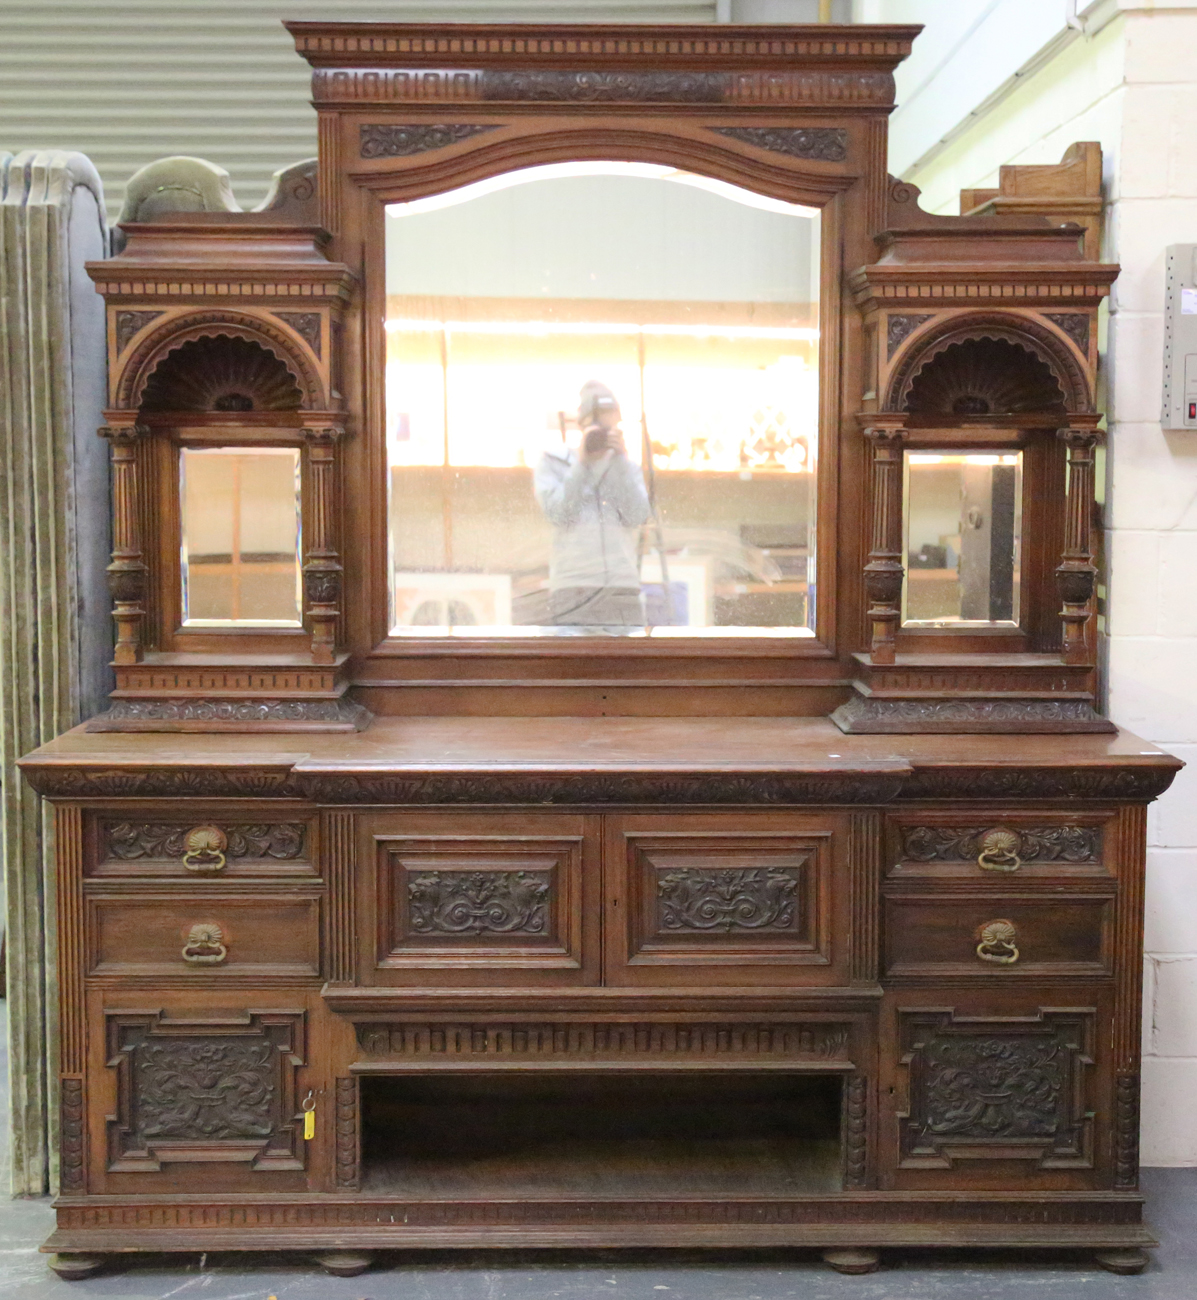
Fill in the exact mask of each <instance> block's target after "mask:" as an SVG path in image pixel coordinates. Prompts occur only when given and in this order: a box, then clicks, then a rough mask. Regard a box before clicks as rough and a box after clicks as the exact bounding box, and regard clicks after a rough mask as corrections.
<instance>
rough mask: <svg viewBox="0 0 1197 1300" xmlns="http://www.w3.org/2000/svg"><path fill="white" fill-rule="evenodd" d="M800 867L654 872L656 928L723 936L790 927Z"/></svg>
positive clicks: (793, 923) (794, 918) (794, 915)
mask: <svg viewBox="0 0 1197 1300" xmlns="http://www.w3.org/2000/svg"><path fill="white" fill-rule="evenodd" d="M800 881H801V870H800V869H799V868H794V867H760V868H747V869H743V870H736V869H734V868H722V869H721V868H715V869H709V868H702V867H689V868H675V869H672V870H665V871H658V873H657V907H658V918H659V926H660V930H661V931H662V932H665V933H677V932H682V931H699V932H709V931H717V932H721V933H724V934H727V933H731V932H733V931H737V930H793V929H794V928H795V927H796V924H797V919H798V887H799V884H800Z"/></svg>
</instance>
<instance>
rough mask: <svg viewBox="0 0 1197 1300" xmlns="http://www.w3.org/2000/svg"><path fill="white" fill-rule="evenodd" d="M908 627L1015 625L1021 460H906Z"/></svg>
mask: <svg viewBox="0 0 1197 1300" xmlns="http://www.w3.org/2000/svg"><path fill="white" fill-rule="evenodd" d="M904 517H905V520H906V554H905V556H904V563H905V566H906V587H905V597H904V610H903V622H904V623H905V624H906V625H908V626H909V625H912V624H913V625H923V626H935V625H946V624H953V625H954V624H960V623H974V624H976V623H1002V624H1017V623H1018V621H1019V594H1020V586H1021V584H1020V581H1019V571H1020V568H1021V554H1022V452H1006V453H1001V454H989V453H979V452H963V451H961V452H955V451H953V452H944V453H933V452H916V451H911V452H907V453H906V475H905V516H904Z"/></svg>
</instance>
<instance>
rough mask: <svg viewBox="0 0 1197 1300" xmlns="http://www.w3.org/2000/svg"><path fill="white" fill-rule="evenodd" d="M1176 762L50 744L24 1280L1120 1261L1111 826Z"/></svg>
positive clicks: (541, 748) (483, 733)
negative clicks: (487, 1251)
mask: <svg viewBox="0 0 1197 1300" xmlns="http://www.w3.org/2000/svg"><path fill="white" fill-rule="evenodd" d="M430 755H435V758H434V759H433V758H430V757H429V756H430ZM1177 766H1178V764H1177V762H1176V760H1174V759H1172V758H1170V757H1168V756H1167V755H1164V754H1161V753H1159V752H1157V751H1154V750H1153V749H1151V747H1149V746H1146V745H1143V744H1142V743H1141V742H1140V741H1138V740H1136V739H1134V738H1133V737H1129V736H1125V735H1123V734H1118V735H1115V736H1093V737H1067V738H1059V737H992V738H985V739H983V740H982V739H978V738H975V737H907V738H904V739H903V742H902V744H901V746H900V747H898V746H895V745H894V744H893V743H892V740H891V739H890V738H886V737H847V738H846V737H844V736H843V735H841V733H840V732H839V731H837V730H836V729H835V728H834V727H833V726H831V725H830V724H829V723H828V722H826V721H825V720H817V719H808V720H800V721H783V720H776V719H762V718H748V719H737V720H727V721H721V720H713V721H706V720H702V719H678V720H674V721H669V720H665V719H619V718H607V719H594V720H584V719H563V718H558V719H539V720H503V719H451V718H441V719H386V720H378V721H376V722H375V723H374V725H373V726H372V727H371V728H370V730H368V731H367V732H365V733H364V734H362V735H359V736H352V737H308V738H306V739H305V740H304V741H303V744H302V745H294V746H292V745H288V746H286V747H279V748H276V749H274V750H272V751H271V752H270V753H266V752H264V746H263V744H262V741H261V739H260V738H258V737H251V736H241V737H232V736H227V737H206V738H201V737H195V738H192V739H190V740H189V741H188V743H187V746H186V749H185V752H181V751H180V749H179V746H178V743H177V742H176V741H172V740H170V739H169V738H167V737H160V738H155V737H149V736H111V735H104V736H97V735H89V734H87V733H85V732H83V731H82V730H76V731H74V732H71V733H70V734H68V735H67V736H64V737H63V738H62V739H60V740H58V741H55V742H54V743H53V744H51V745H49V746H47V747H45V748H44V749H43V750H41V751H39V753H38V754H37V755H36V756H34V757H33V758H31V759H29V760H27V761H26V763H25V768H24V770H25V775H26V777H27V778H28V779H29V780H30V781H31V782H32V783H33V785H34V787H35V788H36V789H38V790H39V791H41V792H42V793H43V794H45V795H46V796H47V797H49V798H52V799H53V800H54V801H55V804H56V809H57V811H56V827H57V830H56V835H57V843H58V853H59V862H60V883H59V899H58V905H59V915H60V921H59V934H60V943H61V967H60V977H59V978H60V990H61V997H62V1008H63V1010H62V1131H63V1147H62V1165H61V1169H62V1174H61V1177H62V1195H61V1197H60V1199H59V1202H58V1205H59V1210H58V1214H59V1228H58V1231H57V1232H56V1233H55V1234H54V1236H53V1238H51V1241H50V1243H49V1248H50V1249H54V1250H56V1251H58V1252H59V1256H58V1267H59V1268H60V1270H62V1271H63V1272H64V1274H69V1273H70V1272H71V1271H72V1270H74V1271H75V1272H79V1271H86V1270H87V1269H89V1268H91V1267H93V1266H94V1265H95V1263H96V1257H97V1256H102V1255H104V1254H105V1253H107V1252H112V1251H121V1250H153V1251H157V1250H174V1251H182V1250H215V1249H226V1248H239V1249H277V1248H290V1249H296V1250H315V1251H318V1252H321V1253H325V1254H328V1255H329V1263H330V1265H331V1266H332V1267H334V1268H337V1267H340V1268H353V1267H357V1266H359V1265H360V1264H361V1263H362V1262H363V1260H360V1259H358V1257H357V1256H355V1255H351V1254H349V1253H348V1252H358V1253H359V1254H360V1253H361V1252H369V1251H370V1250H372V1249H380V1248H394V1247H402V1246H413V1247H414V1246H420V1247H427V1246H448V1245H462V1246H467V1245H468V1246H487V1245H503V1244H526V1245H536V1246H549V1245H553V1246H579V1245H588V1246H620V1245H623V1246H650V1245H658V1246H662V1245H671V1246H674V1245H688V1246H699V1245H705V1246H721V1247H732V1246H764V1245H769V1246H776V1245H798V1246H809V1247H818V1248H820V1249H823V1250H825V1251H827V1252H828V1259H829V1261H830V1262H832V1263H833V1264H835V1265H837V1266H840V1267H845V1268H860V1269H867V1268H869V1267H872V1266H874V1265H875V1262H876V1251H877V1250H878V1249H879V1248H882V1247H887V1246H904V1245H918V1246H926V1245H976V1246H981V1245H990V1246H992V1245H1011V1246H1074V1247H1090V1248H1092V1249H1094V1250H1095V1251H1097V1252H1099V1254H1100V1257H1101V1258H1102V1259H1103V1261H1104V1262H1106V1263H1107V1264H1109V1265H1111V1266H1113V1267H1126V1268H1135V1267H1138V1266H1141V1258H1140V1257H1139V1256H1138V1255H1136V1254H1135V1250H1136V1248H1138V1247H1141V1246H1143V1245H1146V1244H1150V1243H1151V1237H1150V1233H1149V1231H1148V1229H1147V1228H1146V1227H1145V1226H1144V1225H1143V1223H1142V1221H1141V1197H1140V1196H1139V1193H1138V1191H1137V1179H1138V1159H1137V1144H1138V1103H1137V1098H1138V1068H1139V1067H1138V1062H1139V1016H1140V1011H1139V980H1140V965H1141V948H1140V926H1141V912H1142V881H1143V852H1144V849H1143V844H1144V838H1145V836H1144V817H1145V810H1146V803H1147V801H1148V800H1150V799H1152V798H1153V797H1154V796H1156V795H1157V794H1159V793H1160V792H1161V791H1162V790H1163V789H1164V788H1165V787H1166V786H1167V785H1168V783H1169V781H1170V780H1171V778H1172V776H1173V774H1174V772H1175V770H1176V768H1177ZM698 1084H701V1085H702V1086H703V1088H705V1089H706V1090H707V1091H706V1093H705V1094H702V1095H700V1096H698V1097H697V1098H696V1097H695V1095H694V1090H695V1088H696V1086H697V1085H698ZM513 1085H514V1086H513ZM521 1087H522V1088H523V1089H525V1090H527V1089H531V1090H532V1092H531V1094H530V1096H531V1100H530V1099H529V1094H527V1093H526V1092H521V1091H520V1088H521ZM662 1087H663V1088H664V1089H665V1090H666V1091H665V1097H664V1099H663V1098H662V1096H660V1095H658V1093H657V1092H656V1091H654V1089H655V1088H662ZM429 1088H432V1089H433V1093H432V1094H429V1093H428V1089H429ZM430 1095H431V1096H434V1097H435V1098H439V1099H440V1102H441V1104H442V1105H443V1108H444V1110H443V1114H442V1115H441V1116H440V1118H439V1119H438V1118H437V1117H436V1110H435V1106H434V1105H433V1104H432V1103H431V1102H430V1100H429V1096H430ZM779 1095H781V1096H782V1098H783V1100H785V1102H786V1107H785V1108H782V1109H779V1108H778V1107H779V1103H778V1096H779ZM570 1097H573V1098H575V1104H576V1105H577V1107H578V1108H579V1110H580V1113H581V1114H582V1115H583V1119H582V1121H581V1123H580V1125H579V1124H577V1123H575V1124H573V1125H571V1124H569V1123H568V1122H567V1120H566V1119H563V1118H562V1107H563V1106H564V1105H565V1103H566V1102H567V1101H568V1100H569V1098H570ZM704 1097H705V1100H704ZM479 1098H482V1099H483V1100H485V1101H486V1103H487V1106H486V1107H483V1108H482V1110H483V1111H488V1113H489V1114H490V1115H491V1116H492V1118H491V1119H488V1120H483V1119H480V1118H479V1115H480V1113H481V1112H480V1110H479V1106H478V1101H479ZM679 1098H680V1100H679ZM630 1101H635V1103H636V1105H637V1107H638V1108H639V1113H641V1114H643V1115H646V1116H648V1117H649V1121H648V1122H649V1124H650V1127H649V1128H648V1129H637V1128H636V1126H635V1125H634V1124H631V1125H629V1123H628V1122H627V1121H626V1120H620V1121H618V1122H617V1120H616V1118H614V1117H613V1113H612V1108H613V1107H622V1106H627V1105H628V1104H629V1102H630ZM533 1103H535V1106H536V1116H537V1125H538V1126H540V1125H544V1126H545V1131H547V1132H549V1133H550V1134H553V1133H557V1135H558V1137H559V1138H560V1145H559V1147H557V1148H556V1149H554V1148H552V1147H550V1149H549V1150H547V1151H546V1150H545V1149H544V1148H543V1147H542V1145H541V1141H540V1134H539V1132H537V1133H531V1132H529V1131H528V1129H527V1120H528V1115H527V1107H528V1106H529V1105H532V1104H533ZM313 1107H314V1109H313V1114H314V1116H315V1120H314V1133H313V1136H312V1137H311V1139H310V1140H307V1141H305V1140H304V1123H305V1120H304V1111H305V1110H306V1109H308V1108H313ZM687 1107H688V1109H687ZM488 1108H489V1110H488ZM588 1108H589V1109H588ZM675 1108H680V1111H681V1114H682V1115H683V1116H685V1117H686V1126H685V1127H684V1130H683V1131H682V1132H680V1133H678V1132H671V1131H670V1127H669V1124H668V1123H667V1122H665V1119H664V1118H663V1117H666V1116H668V1115H670V1114H676V1113H677V1111H676V1110H675ZM786 1114H788V1115H789V1116H790V1117H791V1128H792V1129H793V1132H792V1133H786V1131H785V1125H784V1123H782V1121H781V1120H779V1116H784V1115H786ZM794 1116H798V1119H797V1120H796V1121H795V1120H794ZM496 1117H497V1118H496ZM388 1118H393V1119H397V1121H398V1122H396V1123H393V1124H392V1123H388ZM504 1124H506V1125H507V1127H506V1128H504V1127H503V1125H504ZM591 1125H593V1127H592V1128H590V1127H589V1126H591ZM761 1125H764V1127H763V1128H762V1127H761ZM554 1126H557V1127H556V1128H554ZM779 1129H780V1131H781V1133H782V1136H781V1137H780V1138H779V1137H778V1130H779ZM558 1130H559V1132H558ZM724 1130H725V1131H724ZM662 1132H664V1134H665V1136H664V1137H663V1136H662ZM463 1134H464V1136H463ZM364 1137H365V1139H366V1140H363V1138H364ZM770 1144H773V1146H776V1147H777V1150H776V1151H774V1150H767V1149H766V1148H769V1147H770ZM654 1161H658V1162H659V1168H658V1169H657V1170H656V1171H654V1168H653V1165H654ZM336 1252H342V1253H341V1254H340V1255H338V1254H336Z"/></svg>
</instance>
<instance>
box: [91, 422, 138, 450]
mask: <svg viewBox="0 0 1197 1300" xmlns="http://www.w3.org/2000/svg"><path fill="white" fill-rule="evenodd" d="M96 432H97V433H98V434H99V435H100V437H101V438H105V439H107V440H108V441H109V442H110V443H112V445H113V447H114V448H115V447H117V446H118V445H121V444H129V443H134V442H138V441H139V440H140V439H142V438H145V437H148V435H149V432H150V430H149V426H148V425H145V424H101V425H100V427H99V428H98V429H97V430H96Z"/></svg>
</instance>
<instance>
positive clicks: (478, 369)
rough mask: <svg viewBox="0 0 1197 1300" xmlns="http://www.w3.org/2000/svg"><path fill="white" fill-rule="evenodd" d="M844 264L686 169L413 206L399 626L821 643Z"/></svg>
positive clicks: (586, 175)
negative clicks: (822, 530) (818, 544)
mask: <svg viewBox="0 0 1197 1300" xmlns="http://www.w3.org/2000/svg"><path fill="white" fill-rule="evenodd" d="M819 274H820V241H819V213H818V211H817V210H814V209H811V208H805V207H800V206H798V205H795V204H791V203H785V202H781V201H779V200H775V199H771V198H767V197H764V196H762V195H758V194H755V193H751V192H749V191H747V190H742V189H739V188H737V187H735V186H732V185H728V184H726V183H724V182H720V181H714V180H709V179H707V178H704V177H699V176H694V175H690V174H688V173H684V172H678V171H675V170H673V169H672V168H669V167H664V166H655V165H646V164H631V163H585V164H582V163H578V164H562V165H553V166H546V167H537V168H531V169H528V170H525V171H521V172H515V173H511V174H508V175H506V176H503V177H498V178H495V179H493V180H490V181H484V182H481V183H478V184H475V185H470V186H466V187H464V188H462V189H459V190H456V191H452V192H450V193H447V194H443V195H437V196H434V197H432V198H429V199H421V200H416V201H413V202H411V203H406V204H402V203H397V204H391V205H389V206H388V208H387V215H386V288H387V303H386V425H387V449H388V460H389V466H390V547H391V579H392V581H391V625H392V635H396V636H419V635H422V634H425V635H445V634H446V633H453V634H455V635H538V634H543V635H552V634H558V635H561V634H565V635H568V634H570V633H600V634H601V633H612V634H623V635H656V636H661V635H672V636H678V635H682V636H686V635H707V636H711V635H728V634H733V635H734V634H739V635H747V634H759V635H775V636H776V635H807V636H809V635H811V634H812V629H813V627H814V600H815V591H814V572H815V570H814V563H815V509H816V501H815V465H816V456H817V451H818V411H819V378H818V357H819Z"/></svg>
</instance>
